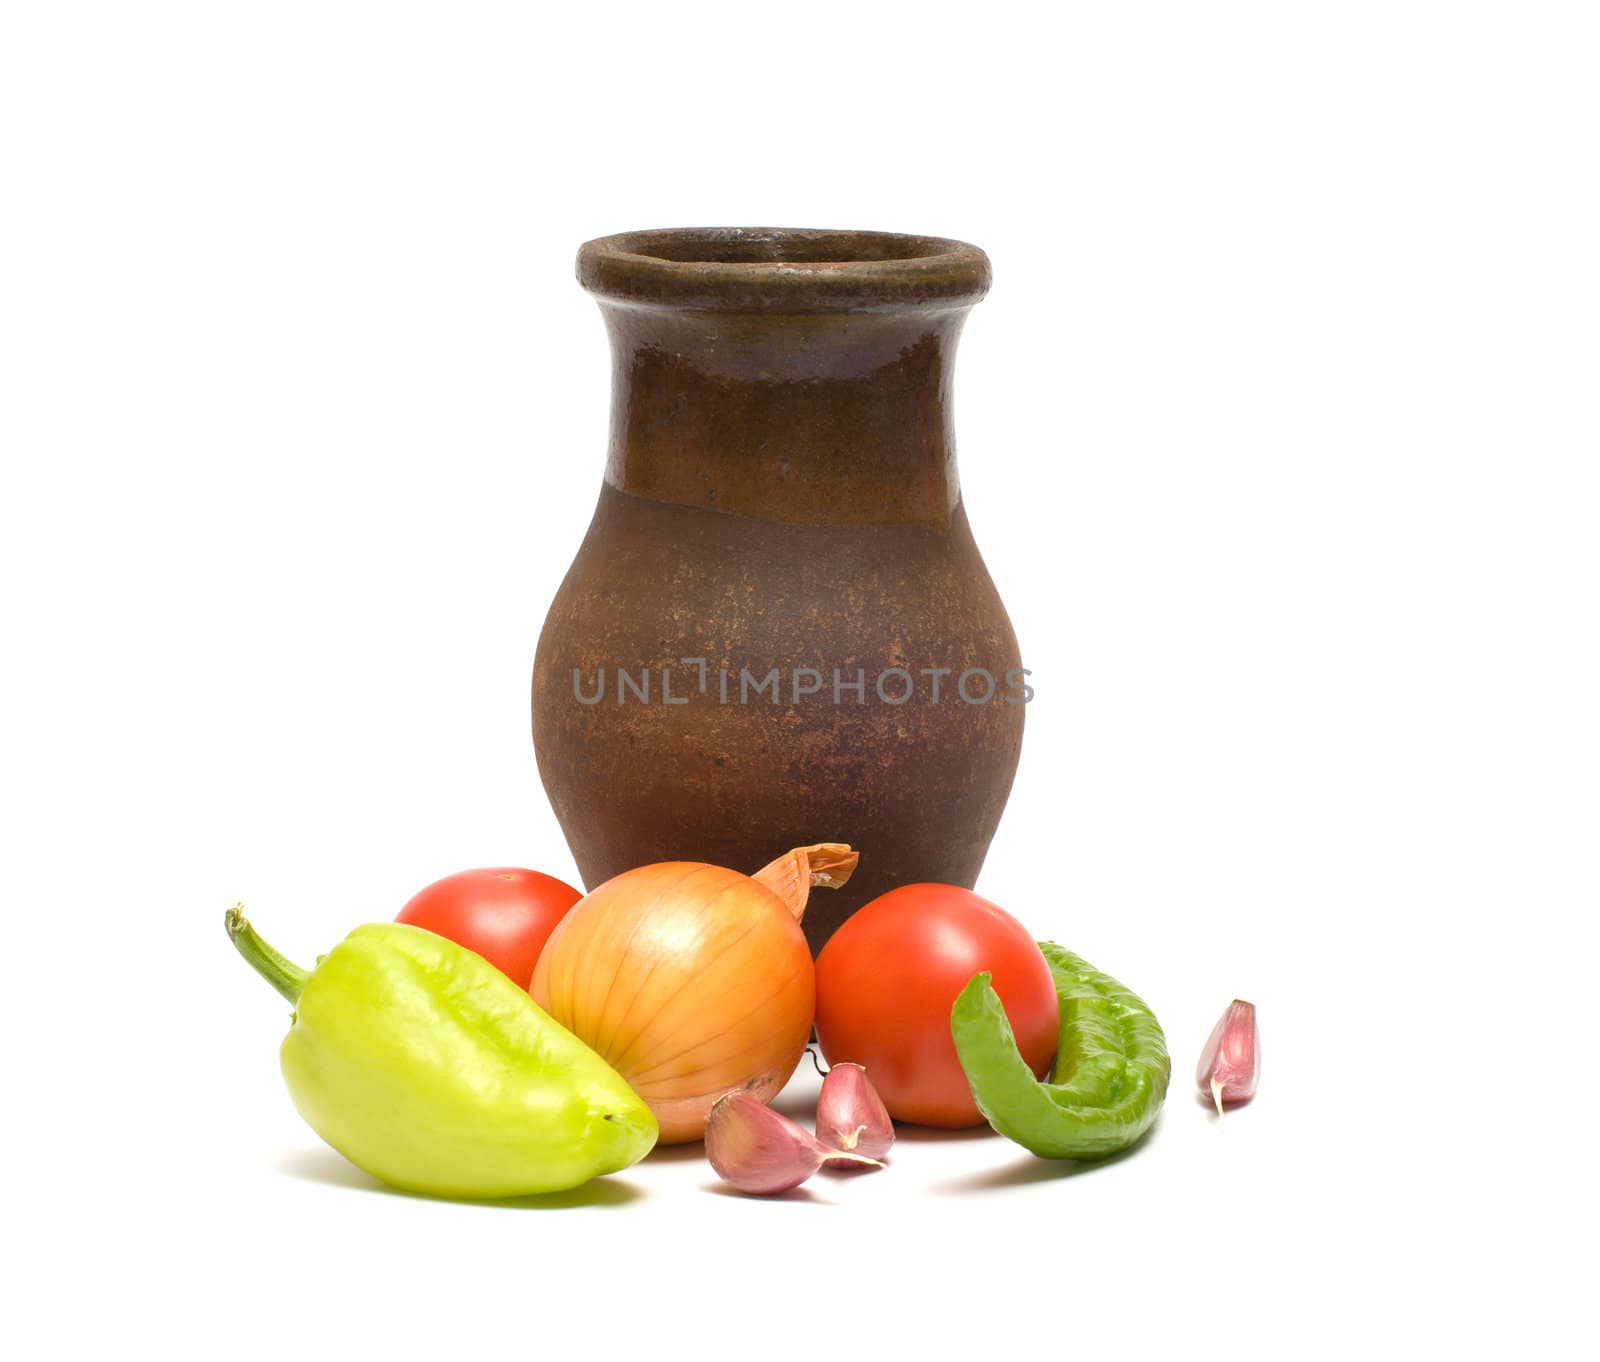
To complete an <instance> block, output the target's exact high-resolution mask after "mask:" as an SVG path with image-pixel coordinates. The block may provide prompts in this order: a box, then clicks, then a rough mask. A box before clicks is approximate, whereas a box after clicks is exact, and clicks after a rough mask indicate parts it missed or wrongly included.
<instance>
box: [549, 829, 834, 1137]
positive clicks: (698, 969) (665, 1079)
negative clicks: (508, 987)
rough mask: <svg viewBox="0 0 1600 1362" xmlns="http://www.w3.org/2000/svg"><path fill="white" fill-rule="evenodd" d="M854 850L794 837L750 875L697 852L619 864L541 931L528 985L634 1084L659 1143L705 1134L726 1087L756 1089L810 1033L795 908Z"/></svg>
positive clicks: (784, 1076) (782, 1070) (780, 1077)
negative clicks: (628, 866)
mask: <svg viewBox="0 0 1600 1362" xmlns="http://www.w3.org/2000/svg"><path fill="white" fill-rule="evenodd" d="M855 865H856V853H855V852H853V851H851V850H850V848H849V847H847V846H843V845H841V844H839V843H836V842H825V843H820V844H818V845H816V846H810V847H797V848H796V849H795V850H793V851H790V852H787V853H786V854H785V855H783V856H780V857H779V858H778V859H777V860H776V861H773V862H772V863H771V864H770V865H768V866H766V867H765V868H764V869H762V870H760V871H758V872H757V873H756V874H755V875H741V874H740V873H739V872H738V871H737V870H729V869H727V868H725V867H723V866H716V865H703V864H701V863H700V862H697V861H663V862H661V863H659V864H657V865H646V866H640V867H639V868H638V869H636V870H628V871H625V872H623V873H622V874H621V875H617V876H615V877H614V878H612V879H609V880H607V881H606V882H605V883H604V884H602V885H600V886H598V887H597V888H596V889H594V890H593V891H592V892H591V893H589V894H588V895H586V896H585V897H584V898H582V899H580V900H579V901H578V903H577V905H576V906H575V907H573V908H572V909H571V911H569V912H568V913H567V915H566V916H565V917H564V918H562V920H561V922H560V924H559V925H558V926H557V927H556V929H555V931H554V932H553V933H552V934H551V936H550V940H549V941H548V942H546V944H545V948H544V951H543V953H542V954H541V955H540V956H539V963H538V966H537V967H536V968H535V970H534V973H533V984H532V985H531V989H530V991H531V992H532V994H533V999H534V1001H535V1002H536V1003H538V1004H539V1006H540V1007H542V1008H544V1010H545V1011H546V1012H548V1013H549V1014H550V1015H551V1016H552V1017H554V1018H555V1019H556V1020H557V1021H558V1022H560V1023H561V1025H563V1026H565V1027H566V1028H567V1029H568V1030H569V1031H571V1032H573V1033H574V1034H575V1035H576V1036H578V1038H579V1039H580V1040H583V1041H584V1042H586V1043H587V1044H588V1045H589V1047H590V1048H591V1049H593V1050H595V1051H597V1052H598V1053H599V1054H600V1056H601V1057H602V1058H603V1059H604V1060H605V1061H606V1062H607V1063H608V1064H610V1065H611V1067H612V1068H613V1069H615V1070H616V1071H617V1072H618V1073H619V1074H621V1075H622V1077H623V1078H624V1079H625V1080H626V1081H627V1083H628V1085H629V1086H630V1087H631V1088H632V1089H633V1090H634V1091H635V1092H636V1093H638V1094H639V1096H640V1097H642V1098H643V1099H644V1100H645V1102H647V1103H648V1104H649V1106H650V1109H651V1111H653V1112H654V1113H655V1117H656V1121H657V1122H658V1123H659V1124H660V1127H661V1141H660V1142H661V1143H662V1144H683V1143H684V1142H686V1141H689V1140H698V1139H700V1138H701V1137H702V1136H703V1135H704V1134H705V1129H706V1117H707V1116H708V1114H709V1113H710V1111H711V1106H712V1103H714V1102H715V1101H716V1100H717V1098H719V1097H721V1096H723V1095H724V1094H726V1093H729V1092H745V1093H748V1094H749V1095H750V1096H751V1097H754V1098H755V1099H756V1100H757V1101H761V1102H767V1101H770V1100H771V1099H772V1098H773V1097H774V1096H776V1095H777V1093H778V1090H779V1089H780V1088H782V1087H783V1085H784V1084H785V1083H786V1082H788V1081H789V1075H790V1074H792V1073H793V1072H794V1067H795V1065H796V1064H797V1063H799V1061H800V1056H801V1054H802V1053H803V1052H804V1050H805V1045H806V1040H807V1038H808V1037H809V1036H810V1034H811V1014H812V1011H813V1008H814V1006H815V1003H816V981H815V977H814V975H813V972H812V967H811V951H810V949H809V948H808V947H807V945H806V938H805V933H804V932H802V931H801V930H800V917H801V915H802V914H803V913H804V912H805V905H806V898H807V896H808V894H809V893H810V890H811V887H812V886H813V885H819V884H820V885H826V886H828V887H830V888H831V887H836V886H838V885H841V884H843V883H844V882H845V881H846V880H847V879H849V877H850V872H851V871H852V870H854V869H855Z"/></svg>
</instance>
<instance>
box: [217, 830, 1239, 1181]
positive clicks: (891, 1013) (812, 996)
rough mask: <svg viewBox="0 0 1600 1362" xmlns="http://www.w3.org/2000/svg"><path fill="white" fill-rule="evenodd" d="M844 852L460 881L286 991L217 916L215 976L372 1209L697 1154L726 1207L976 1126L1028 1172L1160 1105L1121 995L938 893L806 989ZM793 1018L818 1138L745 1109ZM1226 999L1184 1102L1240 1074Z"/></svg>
mask: <svg viewBox="0 0 1600 1362" xmlns="http://www.w3.org/2000/svg"><path fill="white" fill-rule="evenodd" d="M856 863H857V854H856V852H854V851H853V850H852V849H851V848H850V847H848V846H846V845H844V844H842V843H837V842H822V843H816V844H814V845H811V846H805V847H797V848H795V849H793V850H792V851H789V852H786V853H785V854H784V855H783V856H780V857H778V858H777V859H776V860H775V861H773V862H771V863H770V864H769V865H767V866H765V867H764V868H762V869H761V870H759V871H757V872H756V873H755V874H753V875H746V874H741V873H740V872H738V871H736V870H732V869H729V868H727V867H723V866H713V865H705V864H701V863H698V862H688V861H670V862H664V863H660V864H656V865H648V866H641V867H639V868H637V869H634V870H630V871H627V872H625V873H624V874H621V875H618V876H616V877H615V878H613V879H611V880H608V881H607V882H606V883H604V884H602V885H600V886H598V887H597V888H595V889H594V890H593V891H591V892H590V893H589V894H587V895H579V893H578V891H577V890H575V889H573V888H571V887H570V886H568V885H565V884H563V883H562V882H561V881H559V880H556V879H553V878H552V877H550V876H547V875H541V874H539V873H538V872H536V871H529V870H520V869H515V868H499V869H492V870H479V871H466V872H462V873H461V874H459V875H453V876H450V877H448V878H446V879H444V880H440V881H437V882H436V883H434V884H432V885H429V886H428V887H427V888H426V889H424V890H422V891H421V892H420V893H419V894H417V895H416V896H415V897H414V898H413V899H412V900H411V901H410V902H409V903H407V904H406V905H405V907H404V908H402V909H401V911H400V915H399V920H397V921H396V922H378V923H368V924H367V925H365V926H360V927H357V928H356V929H355V930H354V931H352V932H351V933H350V934H349V936H347V937H346V938H345V939H344V940H343V941H342V942H340V943H339V944H338V945H336V946H335V947H334V948H333V949H332V950H331V951H330V952H329V953H328V954H327V955H325V956H322V957H321V958H319V960H318V961H317V964H316V967H315V968H314V969H311V970H304V969H301V968H299V967H298V966H296V965H293V964H292V963H290V962H289V961H288V960H287V959H285V958H284V957H283V956H282V955H280V954H279V953H278V952H277V951H275V950H273V949H272V947H270V946H268V945H267V944H266V943H265V942H264V941H263V940H262V939H261V938H260V937H259V936H258V935H257V934H256V932H255V930H254V929H253V928H252V927H251V926H250V924H249V923H248V922H247V921H246V920H245V918H244V915H243V912H242V911H241V910H240V909H238V908H234V909H231V910H229V912H228V914H227V916H226V925H227V930H228V935H229V938H230V939H231V940H232V941H233V943H234V945H235V946H236V947H237V949H238V950H239V953H240V954H241V955H243V956H244V958H245V959H246V960H247V961H248V962H249V963H250V964H251V965H252V966H253V967H254V968H255V969H256V971H257V972H258V973H260V974H261V975H262V976H263V977H264V978H266V980H267V981H268V982H269V983H271V984H272V985H273V986H274V987H275V988H276V989H277V990H278V991H279V992H280V993H281V994H282V995H283V996H284V997H285V998H287V999H288V1000H289V1001H290V1003H291V1004H292V1005H293V1007H294V1013H293V1016H292V1020H291V1025H290V1029H289V1033H288V1035H287V1036H286V1037H285V1039H284V1041H283V1045H282V1047H281V1051H280V1062H281V1067H282V1069H283V1075H284V1079H285V1081H286V1082H287V1084H288V1087H289V1094H290V1097H291V1098H292V1100H293V1101H294V1104H295V1106H296V1108H297V1109H298V1110H299V1112H300V1114H301V1115H302V1116H303V1117H304V1118H305V1119H306V1121H307V1123H308V1124H309V1125H310V1126H311V1127H312V1129H313V1130H315V1131H316V1132H317V1134H319V1135H320V1136H321V1137H322V1138H323V1139H324V1140H326V1141H327V1142H328V1143H329V1144H330V1145H332V1146H333V1147H334V1148H335V1149H337V1150H338V1151H339V1152H340V1153H342V1154H344V1155H345V1157H347V1158H348V1159H350V1161H351V1162H353V1163H355V1164H357V1165H358V1166H359V1167H361V1168H363V1169H365V1170H366V1171H368V1172H369V1173H371V1174H373V1175H374V1176H375V1177H378V1178H380V1179H382V1180H383V1181H385V1182H388V1183H390V1184H392V1185H394V1186H396V1187H400V1188H404V1189H407V1190H411V1191H416V1192H422V1193H426V1194H430V1195H435V1196H447V1197H458V1198H465V1199H483V1198H499V1197H511V1196H523V1195H530V1194H536V1193H542V1192H551V1191H560V1190H564V1189H567V1188H571V1187H575V1186H578V1185H579V1184H581V1183H583V1182H585V1181H587V1180H588V1179H590V1178H592V1177H596V1176H600V1175H602V1174H607V1173H613V1172H617V1171H619V1170H621V1169H624V1168H627V1167H629V1166H630V1165H632V1164H634V1163H636V1162H638V1161H639V1160H640V1159H642V1158H643V1157H644V1156H645V1155H646V1154H647V1153H648V1152H649V1151H650V1149H651V1148H652V1147H653V1146H654V1145H655V1144H656V1143H657V1141H658V1140H659V1141H660V1142H661V1143H663V1144H673V1143H685V1142H689V1141H694V1140H700V1139H704V1140H705V1145H706V1154H707V1158H708V1160H709V1162H710V1164H711V1167H712V1169H713V1170H714V1171H715V1172H716V1173H717V1175H718V1176H719V1177H721V1178H722V1179H723V1180H724V1181H725V1182H726V1183H727V1184H728V1185H730V1186H731V1187H733V1188H734V1189H736V1190H738V1191H741V1192H747V1193H752V1194H758V1195H765V1194H773V1193H779V1192H784V1191H787V1190H789V1189H791V1188H794V1187H797V1186H799V1185H800V1184H801V1183H802V1182H804V1181H805V1180H806V1179H807V1178H809V1177H811V1176H812V1175H813V1174H815V1173H817V1172H818V1171H819V1170H822V1169H826V1170H828V1171H831V1172H840V1173H844V1172H857V1173H860V1172H869V1171H872V1170H876V1169H880V1168H882V1167H884V1166H885V1163H886V1161H887V1159H888V1156H889V1153H890V1150H891V1147H892V1145H893V1142H894V1122H895V1121H906V1122H914V1123H918V1124H923V1125H929V1126H935V1127H944V1128H960V1127H964V1126H972V1125H980V1124H982V1123H983V1122H984V1121H987V1122H988V1123H989V1124H990V1125H991V1126H992V1127H993V1128H994V1129H995V1130H996V1131H998V1132H999V1133H1000V1134H1001V1135H1004V1136H1006V1137H1007V1138H1008V1139H1011V1140H1014V1141H1015V1142H1017V1143H1018V1144H1020V1145H1022V1146H1023V1147H1024V1148H1026V1149H1028V1150H1029V1151H1031V1152H1032V1153H1034V1154H1036V1155H1038V1156H1040V1157H1042V1158H1053V1159H1097V1158H1104V1157H1106V1156H1107V1155H1111V1154H1115V1153H1118V1152H1120V1151H1122V1150H1125V1149H1127V1148H1129V1147H1130V1146H1132V1145H1134V1144H1136V1143H1137V1142H1138V1141H1139V1140H1140V1139H1141V1138H1143V1136H1144V1135H1145V1134H1146V1132H1147V1131H1148V1130H1149V1129H1150V1127H1151V1125H1152V1124H1153V1123H1154V1122H1155V1120H1156V1117H1157V1115H1158V1113H1159V1111H1160V1109H1161V1105H1162V1102H1163V1100H1164V1099H1165V1096H1166V1092H1167V1086H1168V1081H1169V1078H1170V1071H1171V1065H1170V1062H1169V1059H1168V1054H1167V1044H1166V1037H1165V1036H1164V1034H1163V1032H1162V1029H1161V1026H1160V1024H1159V1023H1158V1022H1157V1021H1156V1018H1155V1016H1154V1014H1153V1013H1152V1012H1151V1011H1150V1009H1149V1008H1148V1007H1147V1006H1146V1005H1145V1004H1144V1002H1143V1001H1141V1000H1140V999H1139V998H1138V997H1137V996H1136V995H1135V994H1134V993H1132V992H1131V991H1130V990H1128V989H1127V988H1125V987H1124V986H1123V985H1121V984H1119V983H1118V982H1117V981H1116V980H1115V979H1112V978H1111V977H1110V976H1108V975H1105V974H1102V973H1101V972H1099V971H1098V970H1096V969H1094V968H1093V967H1092V966H1091V965H1089V964H1088V963H1087V962H1085V961H1084V960H1082V959H1080V958H1079V957H1078V956H1076V955H1074V954H1072V953H1071V952H1070V951H1067V950H1064V949H1062V948H1061V947H1060V946H1057V945H1055V944H1054V943H1051V942H1042V943H1036V942H1035V941H1034V940H1033V938H1032V937H1031V936H1030V935H1029V934H1028V932H1027V931H1026V929H1025V928H1024V927H1023V926H1022V924H1021V923H1019V922H1018V921H1017V920H1016V919H1015V918H1013V917H1011V916H1010V915H1009V914H1007V913H1006V912H1004V911H1003V910H1002V909H1000V908H999V907H998V906H997V905H995V904H993V903H990V902H989V901H988V900H986V899H983V898H980V897H979V896H978V895H976V894H974V893H972V892H971V891H969V890H966V889H961V888H959V887H957V886H954V885H938V884H923V885H906V886H903V887H901V888H899V889H896V890H893V891H891V892H890V893H887V894H884V895H882V896H881V897H879V898H878V899H876V900H874V901H873V902H871V903H869V904H867V905H866V906H865V907H864V908H862V909H860V910H858V911H857V912H856V913H855V914H854V915H853V916H852V917H851V918H850V919H849V920H847V921H846V923H845V924H844V925H843V926H842V927H841V928H840V929H839V930H838V931H837V932H836V933H835V934H834V936H833V937H832V938H831V939H830V940H829V942H828V944H827V946H826V947H825V948H824V949H823V951H822V953H821V955H820V956H819V957H818V959H817V961H816V963H815V966H813V963H812V959H811V955H810V952H809V950H808V948H807V946H806V941H805V936H804V934H803V932H802V931H801V929H800V921H801V918H802V916H803V914H804V912H805V907H806V903H807V900H808V898H809V895H810V892H811V890H812V889H813V888H816V887H837V886H839V885H842V884H843V883H845V881H846V880H847V879H848V878H849V877H850V874H851V872H852V871H853V870H854V869H855V867H856ZM813 1023H814V1024H815V1027H816V1035H817V1040H818V1043H819V1046H820V1049H821V1051H822V1053H823V1055H824V1056H825V1057H826V1058H827V1060H828V1062H829V1065H830V1067H829V1069H828V1070H827V1073H826V1075H825V1077H824V1080H823V1083H822V1090H821V1093H820V1095H819V1098H818V1103H817V1112H816V1121H815V1132H814V1133H812V1132H810V1131H807V1130H805V1129H804V1128H802V1127H801V1126H800V1125H798V1124H797V1123H795V1122H794V1121H792V1120H790V1119H789V1118H788V1117H786V1116H783V1115H781V1114H780V1113H778V1112H776V1111H774V1110H772V1109H771V1108H770V1107H769V1106H768V1105H767V1103H768V1102H769V1101H770V1100H771V1099H772V1098H773V1097H775V1096H776V1095H777V1093H778V1092H779V1091H780V1090H781V1089H782V1088H783V1087H784V1085H785V1084H786V1083H787V1081H788V1079H789V1077H790V1075H791V1074H792V1073H793V1071H794V1068H795V1065H796V1064H797V1063H798V1062H799V1060H800V1057H801V1055H802V1054H803V1053H805V1049H806V1042H807V1038H808V1036H809V1035H810V1033H811V1028H812V1026H813ZM1259 1052H1260V1047H1259V1041H1258V1037H1257V1032H1256V1021H1255V1009H1254V1007H1253V1006H1252V1005H1251V1004H1249V1003H1244V1002H1239V1001H1235V1002H1234V1003H1233V1004H1232V1005H1231V1007H1230V1008H1229V1009H1228V1011H1227V1012H1226V1013H1225V1014H1224V1015H1223V1017H1222V1019H1221V1020H1220V1021H1219V1022H1218V1023H1217V1026H1216V1029H1215V1030H1214V1031H1213V1033H1212V1036H1211V1038H1210V1040H1209V1041H1208V1043H1207V1045H1206V1047H1205V1051H1204V1053H1203V1054H1202V1056H1201V1060H1200V1065H1199V1069H1198V1071H1197V1075H1196V1077H1197V1082H1198V1084H1199V1086H1200V1088H1201V1089H1202V1091H1204V1092H1207V1093H1208V1094H1209V1095H1210V1096H1211V1098H1212V1099H1213V1100H1214V1102H1215V1104H1216V1107H1217V1110H1218V1113H1219V1115H1220V1113H1221V1111H1222V1110H1223V1107H1224V1106H1225V1105H1229V1104H1237V1103H1239V1102H1243V1101H1247V1100H1248V1099H1249V1098H1250V1097H1251V1096H1253V1095H1254V1093H1255V1090H1256V1085H1257V1082H1258V1079H1259V1072H1260V1069H1259Z"/></svg>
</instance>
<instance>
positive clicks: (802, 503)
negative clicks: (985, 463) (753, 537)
mask: <svg viewBox="0 0 1600 1362" xmlns="http://www.w3.org/2000/svg"><path fill="white" fill-rule="evenodd" d="M604 311H605V314H606V323H607V329H608V331H609V332H610V336H611V347H612V363H613V370H612V396H611V440H610V445H609V449H608V454H607V460H606V478H607V481H609V482H610V483H611V484H612V486H614V487H617V488H619V489H620V490H622V491H624V492H631V493H633V494H635V495H637V496H643V497H650V498H652V499H654V500H657V501H671V502H677V503H680V504H685V505H691V506H705V507H708V508H710V509H714V510H721V511H732V512H736V513H738V514H741V515H753V516H760V517H763V518H765V519H769V520H783V521H800V522H805V523H810V524H817V523H821V524H871V523H876V522H894V523H906V522H924V523H927V524H932V525H936V526H940V527H943V526H945V525H947V524H948V523H949V517H950V513H951V511H952V510H954V509H955V506H956V503H957V502H958V501H959V500H960V487H959V483H958V481H957V474H956V457H955V455H956V446H955V436H954V431H953V429H952V421H951V376H952V365H953V361H954V358H955V347H956V337H957V333H958V332H959V330H960V326H961V320H962V315H963V314H962V313H959V312H946V313H942V314H939V315H937V316H923V317H915V318H911V317H905V316H897V315H889V316H874V315H871V314H862V315H857V316H851V315H848V314H846V315H839V314H820V315H810V316H790V317H773V316H768V315H761V314H755V315H740V314H732V313H720V314H719V313H677V312H665V311H659V310H650V311H646V310H641V309H631V308H618V307H609V306H608V307H605V308H604Z"/></svg>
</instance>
